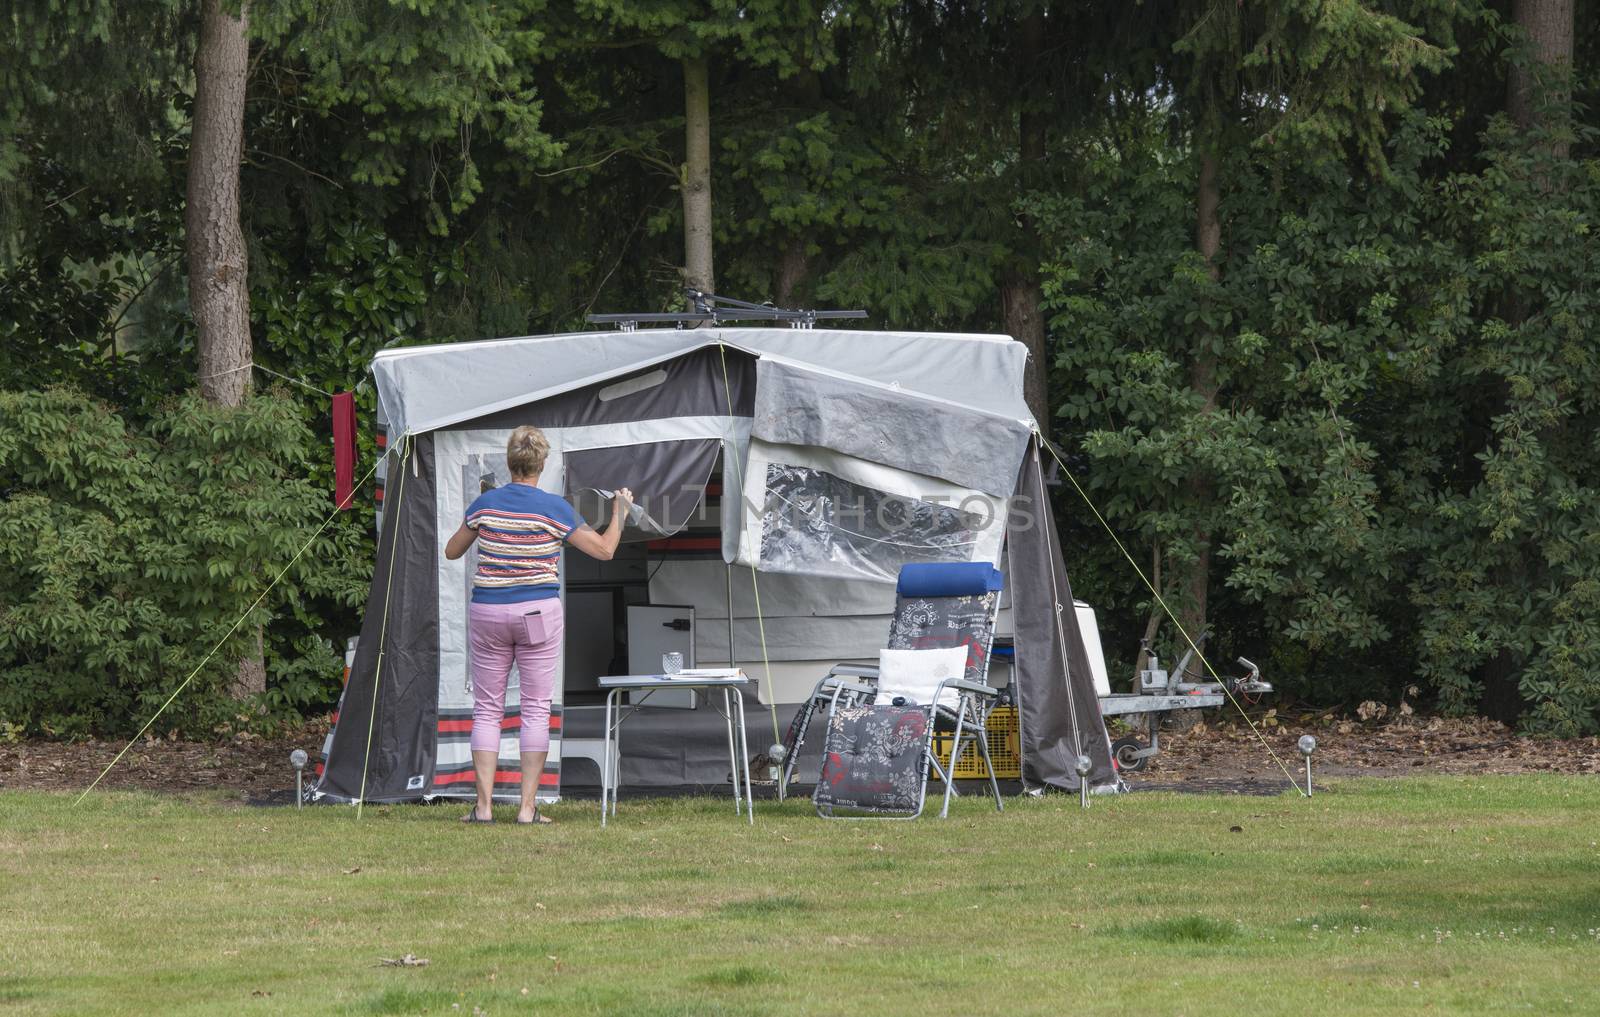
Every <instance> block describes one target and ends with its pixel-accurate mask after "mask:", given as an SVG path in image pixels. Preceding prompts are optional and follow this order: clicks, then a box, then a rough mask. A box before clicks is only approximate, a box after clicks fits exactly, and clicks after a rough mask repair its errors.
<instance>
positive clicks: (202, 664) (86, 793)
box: [72, 452, 388, 807]
mask: <svg viewBox="0 0 1600 1017" xmlns="http://www.w3.org/2000/svg"><path fill="white" fill-rule="evenodd" d="M387 457H388V453H387V452H385V453H384V454H383V455H381V456H379V457H378V458H377V459H376V460H375V461H374V462H373V464H372V468H371V469H369V470H368V471H367V473H366V476H364V477H362V478H361V480H360V481H358V482H357V483H356V485H355V486H356V488H360V487H361V485H362V484H365V483H366V482H367V480H368V478H370V477H371V476H372V475H373V474H374V473H376V472H377V470H378V464H379V463H382V462H383V460H384V459H385V458H387ZM343 511H344V506H342V505H341V506H339V507H337V508H335V509H334V510H333V512H332V513H331V514H330V515H329V516H328V518H326V519H324V520H323V521H322V525H321V526H318V527H317V529H316V532H315V533H313V534H311V537H310V538H309V539H308V540H307V541H306V542H305V543H304V544H302V545H300V550H298V551H296V552H295V553H294V557H293V558H290V559H289V564H287V565H285V566H284V567H283V568H282V569H280V570H279V571H278V574H277V575H276V576H273V577H272V582H270V583H268V584H267V588H266V589H264V590H262V591H261V595H260V596H259V597H257V598H256V599H255V603H253V604H251V605H250V606H249V607H247V608H245V610H244V613H243V614H241V615H240V616H239V617H238V619H237V620H236V621H235V622H234V623H233V624H232V625H230V626H229V627H228V631H227V632H225V633H223V635H222V638H221V639H219V640H217V641H216V643H215V645H213V646H212V647H211V649H210V650H207V651H206V655H205V656H204V657H202V658H201V660H200V663H199V664H196V665H195V669H194V670H193V671H190V672H189V676H188V677H187V678H185V679H184V680H183V681H181V682H179V683H178V687H177V688H176V689H173V690H172V695H170V696H168V697H167V700H166V702H164V703H162V704H161V707H160V709H158V710H156V712H155V713H153V714H151V715H150V719H149V720H147V721H145V722H144V727H141V728H140V729H139V733H138V734H136V735H134V736H133V738H132V739H130V740H129V742H128V744H126V745H124V746H123V747H122V751H121V752H119V753H117V754H116V757H115V758H113V759H112V760H111V762H110V763H107V764H106V768H105V769H104V770H101V771H100V776H98V777H96V778H95V779H94V783H92V784H90V785H89V786H88V787H86V788H84V789H83V793H82V794H80V795H78V797H77V798H76V799H74V800H73V803H72V804H73V806H74V807H76V806H77V805H78V804H79V803H81V802H82V801H83V800H84V799H85V798H87V797H88V796H89V792H90V791H93V790H94V789H95V788H96V787H97V786H99V784H100V782H101V781H102V780H104V779H105V776H106V774H108V773H110V772H111V770H112V768H113V767H115V766H116V765H117V764H118V763H120V762H122V757H123V756H125V755H127V754H128V750H129V749H131V748H133V747H134V745H136V744H138V741H139V739H140V738H143V737H144V735H145V732H146V731H149V730H150V726H151V725H152V724H154V723H155V722H156V720H157V719H158V718H159V717H160V716H161V715H162V714H163V713H165V712H167V707H169V706H171V705H172V704H173V702H174V701H175V700H176V699H177V698H178V696H179V695H181V694H182V693H183V690H184V689H186V688H188V687H189V683H190V682H192V681H194V679H195V676H196V675H198V674H199V673H200V670H201V669H202V668H204V667H205V666H206V664H208V663H210V661H211V658H212V657H214V656H216V653H217V651H218V650H220V649H222V646H223V644H224V643H226V642H227V641H228V640H229V639H230V638H231V637H232V636H233V634H234V633H235V632H236V631H238V629H239V626H240V625H242V624H244V620H245V619H246V618H248V617H249V616H250V612H251V611H254V610H255V609H256V608H258V607H260V606H261V602H262V601H264V600H266V599H267V594H269V593H271V592H272V590H273V587H275V586H277V585H278V582H279V580H281V579H282V578H283V577H284V576H286V575H288V574H289V570H290V569H292V568H294V566H295V563H296V562H298V561H299V560H300V556H301V555H303V554H305V553H306V550H307V549H308V548H309V547H311V545H312V544H313V543H315V542H316V539H317V538H318V537H320V536H322V531H323V530H326V529H327V528H328V524H329V523H331V522H333V521H334V519H335V518H337V517H338V515H339V513H340V512H343ZM374 696H376V690H374ZM369 736H370V732H369Z"/></svg>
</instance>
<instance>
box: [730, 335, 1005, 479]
mask: <svg viewBox="0 0 1600 1017" xmlns="http://www.w3.org/2000/svg"><path fill="white" fill-rule="evenodd" d="M750 433H751V435H752V436H754V437H756V438H762V439H765V440H766V441H771V442H776V443H779V444H784V445H814V446H817V447H819V448H826V449H833V450H835V451H839V452H843V453H845V454H846V455H851V456H855V457H856V458H858V459H865V460H867V461H868V462H874V463H881V464H883V465H885V466H893V467H895V468H897V469H902V470H910V471H912V472H914V473H922V474H925V475H927V476H930V477H942V478H944V479H945V480H950V481H954V482H955V483H957V484H961V485H963V486H966V487H971V488H975V489H977V490H979V491H983V492H984V493H986V494H992V495H995V496H996V497H1002V498H1003V497H1005V496H1006V495H1008V494H1010V493H1011V491H1012V488H1013V487H1014V486H1015V485H1016V479H1017V475H1016V470H1015V463H1016V462H1017V460H1018V459H1020V458H1021V457H1022V453H1023V450H1024V449H1026V448H1027V446H1028V440H1029V438H1030V437H1031V436H1032V428H1031V427H1030V426H1029V424H1028V422H1027V420H1025V419H1018V418H1016V417H1003V416H999V415H997V414H993V413H987V412H984V411H982V410H977V409H972V408H970V407H965V406H957V405H953V404H951V403H949V402H947V401H944V400H940V399H933V398H929V397H926V396H921V395H917V394H915V393H911V392H907V391H905V390H904V389H895V388H889V387H886V386H883V385H873V384H867V383H864V382H861V381H855V380H851V379H849V378H841V377H839V376H838V375H836V374H832V373H824V372H821V371H815V370H811V369H809V368H805V367H801V366H799V365H796V364H791V363H787V362H785V361H781V360H773V359H768V358H763V359H762V360H760V361H759V362H758V363H757V364H756V405H755V419H754V421H753V422H752V423H751V430H750Z"/></svg>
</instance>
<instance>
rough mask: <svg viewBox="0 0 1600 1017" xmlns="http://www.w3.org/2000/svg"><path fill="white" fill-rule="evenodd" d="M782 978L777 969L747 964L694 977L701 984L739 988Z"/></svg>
mask: <svg viewBox="0 0 1600 1017" xmlns="http://www.w3.org/2000/svg"><path fill="white" fill-rule="evenodd" d="M782 980H783V979H782V978H781V977H780V976H779V975H778V973H777V972H776V971H769V970H767V969H766V968H757V967H751V966H749V965H747V964H741V965H739V966H738V967H732V968H723V969H721V970H719V971H708V972H706V973H705V974H703V975H698V976H696V977H695V979H694V981H696V982H698V983H699V984H701V985H708V986H711V987H712V988H717V989H737V988H743V987H744V986H748V985H767V984H770V983H772V982H779V981H782Z"/></svg>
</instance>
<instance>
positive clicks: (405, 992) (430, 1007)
mask: <svg viewBox="0 0 1600 1017" xmlns="http://www.w3.org/2000/svg"><path fill="white" fill-rule="evenodd" d="M456 1001H457V997H456V994H455V993H453V992H449V991H447V990H445V989H402V988H399V987H395V988H392V989H385V990H383V991H382V992H380V993H378V995H376V996H373V997H372V998H371V999H368V1000H367V1001H366V1002H365V1003H364V1004H363V1005H362V1007H361V1009H359V1010H357V1011H355V1012H356V1013H365V1014H415V1013H449V1012H450V1005H451V1004H452V1003H455V1002H456Z"/></svg>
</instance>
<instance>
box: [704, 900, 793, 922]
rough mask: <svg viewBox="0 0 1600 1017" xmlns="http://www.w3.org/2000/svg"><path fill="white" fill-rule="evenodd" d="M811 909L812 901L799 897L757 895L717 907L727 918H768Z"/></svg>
mask: <svg viewBox="0 0 1600 1017" xmlns="http://www.w3.org/2000/svg"><path fill="white" fill-rule="evenodd" d="M810 910H812V907H811V904H810V902H808V901H805V900H802V899H801V898H799V897H755V898H753V899H751V900H735V901H729V902H728V903H726V904H724V905H722V906H721V907H720V908H718V909H717V911H718V912H719V913H720V914H722V915H723V916H724V917H727V918H766V917H769V916H771V915H785V914H798V913H800V912H804V911H810Z"/></svg>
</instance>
